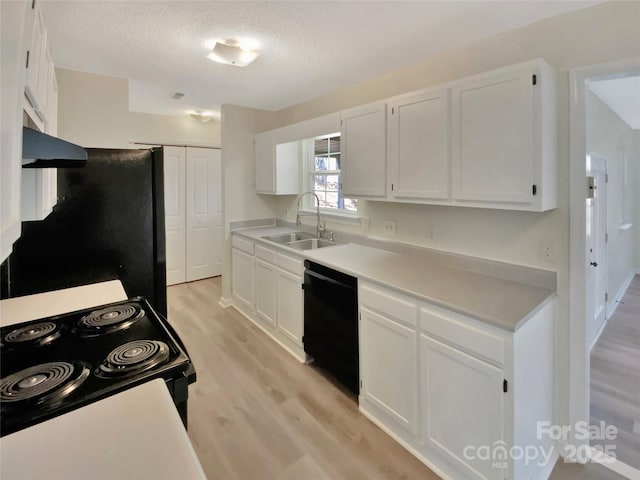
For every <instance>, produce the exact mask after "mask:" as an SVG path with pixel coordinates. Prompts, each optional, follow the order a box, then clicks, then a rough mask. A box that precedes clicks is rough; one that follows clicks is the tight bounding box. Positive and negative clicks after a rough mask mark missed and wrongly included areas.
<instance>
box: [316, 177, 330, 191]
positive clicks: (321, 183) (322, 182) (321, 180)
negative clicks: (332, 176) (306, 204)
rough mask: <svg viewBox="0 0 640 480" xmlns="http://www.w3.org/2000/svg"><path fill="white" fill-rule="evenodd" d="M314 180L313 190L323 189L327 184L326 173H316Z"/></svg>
mask: <svg viewBox="0 0 640 480" xmlns="http://www.w3.org/2000/svg"><path fill="white" fill-rule="evenodd" d="M314 178H315V180H314V187H313V189H314V190H324V189H325V188H326V185H327V176H326V175H316V176H315V177H314Z"/></svg>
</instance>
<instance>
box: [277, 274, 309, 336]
mask: <svg viewBox="0 0 640 480" xmlns="http://www.w3.org/2000/svg"><path fill="white" fill-rule="evenodd" d="M277 275H278V302H277V303H278V317H277V328H278V330H279V331H280V332H282V333H283V334H284V335H285V336H287V337H289V339H290V340H291V341H293V342H294V343H295V344H297V345H302V333H303V330H304V309H303V305H304V297H303V293H302V277H299V276H297V275H293V274H291V273H288V272H285V271H282V270H280V269H278V272H277Z"/></svg>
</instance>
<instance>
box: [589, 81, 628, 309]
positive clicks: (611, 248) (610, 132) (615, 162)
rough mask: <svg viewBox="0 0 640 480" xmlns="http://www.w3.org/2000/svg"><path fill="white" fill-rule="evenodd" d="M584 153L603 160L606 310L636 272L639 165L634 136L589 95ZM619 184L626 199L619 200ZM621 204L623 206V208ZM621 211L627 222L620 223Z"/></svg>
mask: <svg viewBox="0 0 640 480" xmlns="http://www.w3.org/2000/svg"><path fill="white" fill-rule="evenodd" d="M586 107H587V153H588V154H592V155H597V156H599V157H603V158H605V159H606V160H607V173H608V175H609V182H608V183H607V232H608V233H609V242H608V244H607V277H608V278H607V291H608V292H609V303H608V305H607V307H608V308H610V307H611V306H612V305H613V303H614V302H615V300H616V297H617V295H618V293H620V292H621V288H622V287H623V286H624V283H625V281H626V280H627V279H628V278H629V276H630V275H632V274H633V273H634V272H635V271H636V268H635V267H636V265H635V257H636V255H637V250H639V249H640V247H639V246H638V243H637V241H636V231H637V229H638V224H637V223H636V222H635V218H636V212H635V210H636V208H637V205H638V203H640V191H639V189H638V187H639V186H640V184H639V183H638V176H637V173H636V170H637V168H638V164H639V163H640V158H638V157H637V156H636V155H637V151H638V148H637V145H636V144H635V142H636V137H637V136H636V135H635V133H636V132H634V131H633V130H632V129H631V128H630V127H629V126H628V125H627V124H626V123H625V122H624V121H623V120H622V119H621V118H620V117H619V116H618V115H617V114H615V113H614V112H613V111H612V110H611V109H610V108H609V107H608V106H607V105H605V104H604V103H603V102H602V101H601V100H600V99H599V98H598V97H597V96H596V95H594V94H593V93H592V92H591V91H588V92H587V102H586ZM623 154H624V155H626V156H627V157H628V158H627V175H626V176H625V175H624V172H623V165H622V157H623ZM623 182H625V183H626V188H627V193H628V194H627V198H626V199H624V198H623V193H622V192H623V186H622V184H623ZM623 203H626V206H625V207H623ZM623 208H624V209H626V210H627V211H628V218H626V219H624V220H623V219H622V218H621V213H622V211H623ZM622 223H632V225H633V226H632V228H631V229H629V230H620V228H619V227H620V226H621V224H622Z"/></svg>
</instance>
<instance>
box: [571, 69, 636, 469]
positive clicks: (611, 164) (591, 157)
mask: <svg viewBox="0 0 640 480" xmlns="http://www.w3.org/2000/svg"><path fill="white" fill-rule="evenodd" d="M630 77H639V78H640V58H638V57H636V58H631V59H625V60H620V61H616V62H612V63H609V64H604V65H596V66H592V67H586V68H581V69H577V70H574V71H572V72H570V122H571V123H570V149H571V159H570V319H569V335H570V338H569V365H570V368H571V372H570V375H569V384H570V385H569V422H570V425H571V426H576V425H578V422H586V423H587V424H591V422H590V420H593V417H591V396H592V395H591V393H592V392H591V380H592V378H591V371H592V370H591V367H592V365H591V353H592V348H594V347H595V348H597V346H596V345H598V344H597V343H596V341H597V340H598V337H599V336H600V335H602V338H603V339H604V337H605V333H603V330H604V332H607V331H608V329H607V318H608V317H610V316H611V315H612V314H613V313H614V311H615V309H616V306H617V305H619V304H620V303H621V300H620V299H621V297H622V295H623V294H624V292H625V290H626V289H627V287H628V285H629V284H630V283H631V280H632V279H633V275H634V274H635V273H636V271H637V269H638V263H639V262H638V260H637V259H638V258H639V257H638V255H640V253H639V252H638V249H640V247H639V246H638V245H637V244H638V243H639V242H638V241H637V239H638V238H640V237H638V236H637V235H638V234H637V232H635V233H632V232H631V230H634V229H636V230H637V228H638V224H639V223H640V212H638V213H637V214H630V212H629V211H628V205H636V206H637V205H638V204H640V202H639V198H638V191H639V189H638V185H640V147H638V146H637V145H636V146H633V147H632V148H631V149H630V150H629V149H627V147H626V146H624V145H622V144H621V143H620V139H621V136H619V135H617V134H616V135H613V134H612V133H611V131H608V129H609V126H608V125H607V124H604V126H602V127H599V128H602V131H598V129H597V128H594V122H593V118H592V117H591V116H590V113H591V112H589V109H588V103H589V97H588V96H589V94H591V93H592V86H593V85H594V84H598V83H602V84H604V83H605V82H608V81H612V82H613V81H618V80H623V81H626V80H625V79H628V78H630ZM636 93H637V92H636ZM639 98H640V97H639ZM603 101H604V100H603ZM605 103H606V102H605ZM637 108H638V107H636V109H637ZM611 110H612V111H613V112H614V114H617V115H618V116H619V119H620V118H622V119H624V116H623V115H621V114H620V113H619V111H618V110H616V109H614V108H611ZM612 115H613V114H612ZM614 116H615V115H614ZM625 121H627V120H625ZM639 128H640V126H636V127H631V130H630V131H633V130H637V129H639ZM594 132H595V133H594ZM632 135H633V134H632ZM598 136H599V138H598V141H597V142H596V141H594V137H598ZM633 138H636V139H638V140H637V141H638V142H640V135H635V137H633ZM605 141H609V144H608V146H607V150H606V151H602V150H600V148H601V147H600V146H599V145H603V144H605V143H606V142H605ZM594 145H598V146H594ZM622 147H624V148H622ZM625 149H627V151H626V152H625ZM595 152H598V153H595ZM629 152H633V153H630V154H631V156H633V157H634V158H633V159H632V162H635V163H633V168H634V169H635V173H633V175H630V174H629V173H628V172H626V170H625V169H626V168H627V166H626V165H625V162H626V160H625V156H627V155H628V154H629ZM612 174H613V175H612ZM612 177H613V178H614V179H615V180H614V181H612ZM585 180H587V181H585ZM607 180H608V181H609V182H608V184H607ZM627 180H631V181H632V182H635V183H633V184H632V186H631V188H627V186H626V183H625V182H626V181H627ZM632 192H633V193H632ZM591 194H593V197H594V198H592V199H590V198H589V197H590V196H591ZM631 196H634V197H635V198H631ZM585 202H586V204H585ZM627 217H629V218H627ZM633 223H635V225H632V224H633ZM602 226H604V228H602ZM634 231H635V230H634ZM632 250H635V251H632ZM628 251H632V253H631V254H628ZM607 252H608V253H607ZM625 252H627V253H625ZM634 257H635V258H634ZM601 267H604V268H601ZM635 317H636V318H638V319H639V320H638V321H639V322H640V311H638V312H636V314H635ZM632 329H634V330H635V331H637V332H639V333H640V326H639V325H633V326H632ZM627 332H629V330H627ZM634 334H635V333H634ZM630 336H631V333H628V334H627V337H630ZM636 338H640V337H636ZM625 348H626V347H625ZM634 348H635V353H634V354H633V355H634V358H635V355H636V354H637V355H639V356H640V341H637V342H636V345H635V347H634ZM618 357H620V355H618ZM628 365H632V363H631V364H628ZM628 365H626V364H621V365H618V366H617V367H616V368H612V369H609V370H608V371H609V372H610V374H611V375H616V374H618V373H622V372H624V371H625V370H629V368H628ZM598 367H600V366H598ZM630 378H632V377H630ZM631 382H636V385H637V386H638V397H637V398H635V399H634V400H633V401H632V403H633V402H634V401H635V403H636V404H638V403H639V402H640V385H638V383H639V379H635V380H633V379H632V380H631ZM600 393H601V392H598V394H600ZM611 394H612V395H613V398H614V400H616V401H614V402H613V404H615V405H621V404H622V403H624V402H619V401H617V400H624V401H626V400H627V399H626V398H623V397H624V396H625V395H627V394H626V393H623V392H621V391H615V390H611ZM616 396H617V397H616ZM615 408H619V407H617V406H616V407H615ZM614 413H615V410H614ZM626 413H628V412H626ZM618 417H620V415H618ZM610 418H612V417H610ZM607 423H612V421H611V420H609V419H608V420H607ZM627 423H629V422H627ZM618 434H619V435H620V436H627V435H628V434H631V435H636V434H637V433H636V432H635V430H634V422H630V424H629V425H623V426H620V427H619V429H618ZM569 443H571V444H573V445H575V446H576V447H577V448H576V450H574V451H578V452H587V454H586V455H576V456H575V458H574V459H575V460H577V461H579V462H582V463H584V462H587V461H589V460H590V459H591V460H595V461H597V460H598V456H597V455H595V453H596V452H595V449H594V448H592V447H593V446H595V445H597V443H598V442H590V441H589V439H588V438H584V437H583V438H579V437H577V436H575V437H574V438H571V439H569ZM590 443H591V445H590ZM600 443H601V442H600ZM609 443H611V442H609ZM614 453H615V449H614ZM599 458H600V459H601V460H602V459H603V457H599ZM605 460H611V459H605ZM606 465H607V466H608V467H609V468H611V469H613V470H615V471H618V472H619V473H621V474H623V475H626V476H627V477H629V476H631V475H640V470H638V469H637V468H634V466H630V465H627V464H625V463H623V462H620V461H614V462H612V463H609V462H608V463H606Z"/></svg>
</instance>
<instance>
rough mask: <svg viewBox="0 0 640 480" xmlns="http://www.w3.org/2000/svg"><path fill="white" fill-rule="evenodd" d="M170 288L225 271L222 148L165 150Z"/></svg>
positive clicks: (167, 249) (172, 148) (166, 222)
mask: <svg viewBox="0 0 640 480" xmlns="http://www.w3.org/2000/svg"><path fill="white" fill-rule="evenodd" d="M164 183H165V229H166V244H167V248H166V252H167V253H166V255H167V258H166V261H167V286H169V285H175V284H178V283H185V282H191V281H194V280H201V279H204V278H208V277H215V276H218V275H220V274H221V273H222V272H221V270H222V250H223V244H222V243H223V240H222V239H223V235H222V163H221V154H220V149H214V148H195V147H172V146H166V147H164Z"/></svg>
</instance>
